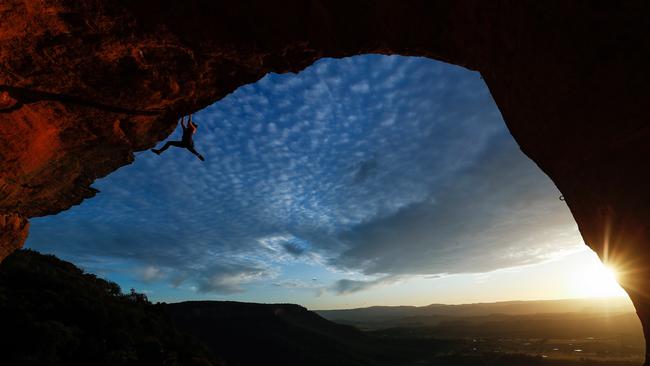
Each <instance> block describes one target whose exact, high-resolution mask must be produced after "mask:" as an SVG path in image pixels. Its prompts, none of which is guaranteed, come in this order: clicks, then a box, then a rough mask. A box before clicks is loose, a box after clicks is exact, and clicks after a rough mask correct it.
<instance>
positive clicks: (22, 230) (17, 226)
mask: <svg viewBox="0 0 650 366" xmlns="http://www.w3.org/2000/svg"><path fill="white" fill-rule="evenodd" d="M28 232H29V221H27V218H25V217H22V216H19V215H16V214H0V243H1V244H2V245H0V258H4V257H6V256H8V255H9V254H11V252H13V251H14V250H16V249H20V247H22V246H23V242H24V241H25V239H27V233H28Z"/></svg>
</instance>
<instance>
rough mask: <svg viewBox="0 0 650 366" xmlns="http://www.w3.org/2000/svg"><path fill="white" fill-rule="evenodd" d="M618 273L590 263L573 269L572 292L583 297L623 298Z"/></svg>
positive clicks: (604, 266)
mask: <svg viewBox="0 0 650 366" xmlns="http://www.w3.org/2000/svg"><path fill="white" fill-rule="evenodd" d="M617 278H618V271H617V269H615V268H614V267H610V266H606V265H604V264H602V263H600V262H592V263H589V264H585V265H584V266H581V267H579V268H576V269H575V278H574V281H573V283H572V287H573V291H574V292H575V293H576V294H577V295H579V296H584V297H608V296H625V295H626V293H625V291H624V290H623V288H621V286H620V285H619V284H618V280H617Z"/></svg>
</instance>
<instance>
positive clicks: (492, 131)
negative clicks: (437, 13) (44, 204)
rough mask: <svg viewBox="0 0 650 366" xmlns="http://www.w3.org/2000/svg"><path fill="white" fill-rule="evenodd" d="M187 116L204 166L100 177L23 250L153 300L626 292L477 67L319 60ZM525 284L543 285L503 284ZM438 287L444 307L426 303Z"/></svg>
mask: <svg viewBox="0 0 650 366" xmlns="http://www.w3.org/2000/svg"><path fill="white" fill-rule="evenodd" d="M194 118H195V120H196V121H198V123H199V130H198V133H197V135H196V148H197V149H198V150H199V151H201V152H202V153H203V154H204V155H205V156H206V157H208V160H207V162H205V163H202V162H200V161H198V160H196V159H194V157H193V156H192V155H191V154H189V153H188V152H187V151H184V150H182V149H174V148H171V149H170V150H168V151H166V152H165V153H164V154H162V155H161V156H155V155H154V154H151V153H149V152H148V151H144V152H142V153H139V154H138V156H137V159H136V161H135V163H134V164H132V165H130V166H127V167H124V168H122V169H121V170H119V171H117V172H115V173H113V174H111V175H110V176H109V177H107V178H105V179H102V180H100V181H98V182H97V183H96V186H97V187H98V188H99V190H100V191H101V192H102V193H101V194H100V195H98V196H97V197H96V198H94V199H92V200H88V201H85V202H84V203H83V204H82V205H81V206H80V207H76V208H74V209H73V210H69V211H66V212H63V213H60V214H58V215H56V216H49V217H44V218H38V219H34V220H32V222H33V224H32V229H31V230H32V232H31V235H30V238H29V240H28V242H27V246H28V247H29V248H34V249H37V250H41V251H45V252H51V253H54V254H57V255H59V256H61V257H63V258H65V259H68V260H71V261H72V262H74V263H78V264H80V265H82V266H83V267H85V268H87V269H89V270H91V271H92V272H96V273H101V274H104V275H106V276H108V278H109V279H111V280H113V281H115V282H117V283H120V284H121V285H122V287H123V288H135V289H138V290H141V291H144V292H145V293H149V296H150V297H151V298H152V299H154V300H160V301H169V300H170V299H203V298H206V297H208V298H219V299H222V298H224V297H226V298H228V299H235V300H242V301H261V302H268V301H278V302H287V298H289V301H290V302H301V303H303V304H307V305H308V306H309V307H311V308H322V307H323V305H318V304H319V301H321V300H317V298H316V297H315V296H314V295H315V294H319V295H320V296H323V295H322V294H323V293H328V294H329V295H327V296H329V297H330V298H331V299H330V300H328V301H329V304H331V305H330V306H335V307H340V306H342V304H343V302H349V300H347V299H349V298H352V299H355V300H354V301H359V299H360V298H362V297H363V296H365V295H367V294H368V293H370V295H369V296H370V297H371V298H375V299H377V301H386V300H387V299H390V300H389V302H383V303H378V304H373V305H403V303H398V302H395V301H402V302H403V301H404V298H402V299H399V300H393V299H391V293H394V292H404V291H406V292H407V293H408V296H407V298H409V299H411V300H408V301H410V303H409V304H411V305H412V304H417V305H426V304H430V303H433V302H454V303H459V302H466V303H469V302H485V301H499V300H513V299H519V300H520V299H522V298H520V297H521V296H523V297H526V299H545V298H546V299H552V298H554V299H557V298H569V297H593V296H596V297H600V296H621V295H624V293H622V290H621V288H620V287H619V286H618V285H617V284H615V283H614V280H613V279H612V278H611V277H608V276H607V273H606V272H605V271H604V270H603V269H602V265H601V264H600V262H599V261H598V260H597V258H596V256H595V255H594V254H593V253H592V252H591V251H590V250H589V249H588V248H587V247H586V246H585V245H584V244H583V242H582V239H581V237H580V234H579V232H578V230H577V227H576V224H575V221H574V220H573V218H572V216H571V213H570V212H569V210H568V209H567V208H566V205H565V204H564V202H562V201H561V200H559V199H558V197H559V196H560V193H559V191H558V190H557V189H556V188H555V186H554V184H553V183H552V182H551V181H550V179H549V178H548V177H547V176H546V175H544V174H543V173H542V172H541V171H540V170H539V168H538V167H537V166H535V164H534V163H533V162H532V161H531V160H530V159H528V157H526V156H525V155H523V153H522V152H521V151H520V150H519V148H518V146H517V144H516V142H515V141H514V139H513V138H512V136H511V135H510V133H509V131H508V129H507V128H506V126H505V123H504V122H503V120H502V117H501V115H500V113H499V111H498V109H497V107H496V105H495V103H494V101H493V100H492V97H491V95H490V92H489V90H488V89H487V87H486V85H485V83H484V82H483V80H482V79H481V77H480V75H479V74H478V73H476V72H472V71H469V70H466V69H463V68H461V67H458V66H453V65H449V64H446V63H443V62H439V61H434V60H431V59H427V58H419V57H405V56H381V55H362V56H355V57H350V58H344V59H321V60H319V61H317V62H316V63H315V64H314V65H312V66H310V67H308V68H307V69H305V70H304V71H302V72H300V73H298V74H269V75H267V76H266V77H264V78H263V79H261V80H259V81H258V82H256V83H254V84H249V85H246V86H243V87H240V88H239V89H238V90H237V91H235V92H234V93H233V94H231V95H229V96H227V97H226V98H224V99H222V100H221V101H219V102H216V103H215V104H213V105H212V106H210V107H208V108H206V109H204V110H202V111H199V112H197V113H195V114H194ZM180 132H181V131H179V129H177V130H176V131H175V132H174V133H173V134H172V135H171V136H170V137H169V139H170V140H177V139H180ZM152 223H153V225H152ZM148 227H152V229H146V228H148ZM62 228H65V229H62ZM251 228H254V229H251ZM61 243H66V244H65V245H61ZM89 243H90V244H89ZM441 243H442V244H441ZM398 254H399V255H398ZM114 268H118V270H115V269H114ZM328 268H335V269H337V270H338V271H347V272H346V273H345V274H344V275H341V274H340V273H338V274H337V273H336V271H334V272H332V271H330V270H329V269H328ZM519 271H521V272H524V273H529V276H528V278H527V279H526V280H525V281H524V280H522V276H520V275H518V274H516V272H519ZM513 273H514V274H513ZM431 277H444V279H440V278H439V279H431ZM478 277H480V278H481V279H480V280H477V278H478ZM486 278H491V280H490V281H489V282H490V283H489V284H486ZM314 280H315V281H314ZM477 281H478V282H477ZM432 283H433V285H432ZM473 283H474V284H475V285H472V284H473ZM476 283H481V285H480V286H479V285H476ZM459 284H462V286H463V290H462V291H458V290H459ZM503 284H508V285H505V286H504V285H503ZM526 284H528V285H529V286H530V287H537V288H540V289H542V290H540V291H537V292H535V291H532V292H531V291H528V292H525V293H517V292H516V291H514V290H511V289H509V288H508V287H509V285H510V287H513V288H515V289H516V288H522V287H525V286H526ZM531 284H533V285H532V286H531ZM270 286H275V287H276V288H281V289H282V290H281V291H278V290H274V291H272V292H273V294H272V295H269V292H271V291H270V290H269V287H270ZM400 286H401V287H400ZM432 289H433V290H434V291H435V292H436V293H437V294H439V295H438V296H439V297H438V298H430V297H427V296H428V294H427V295H423V294H422V293H427V291H429V292H430V291H432ZM256 291H258V292H259V293H261V294H262V295H257V294H256ZM295 291H299V292H300V295H299V296H296V295H295V294H292V292H295ZM495 294H498V295H496V296H495ZM264 296H267V297H264ZM462 296H466V298H465V299H463V298H462ZM291 297H293V298H294V299H295V300H293V301H292V299H291ZM309 297H312V298H309ZM337 299H346V300H344V301H339V300H337ZM390 301H393V302H390ZM321 303H328V302H321ZM359 305H360V303H359ZM325 306H327V305H325Z"/></svg>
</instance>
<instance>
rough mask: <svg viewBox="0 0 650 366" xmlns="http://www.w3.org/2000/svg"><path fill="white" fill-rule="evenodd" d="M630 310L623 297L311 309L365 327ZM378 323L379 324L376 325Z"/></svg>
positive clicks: (613, 312) (329, 318) (328, 316)
mask: <svg viewBox="0 0 650 366" xmlns="http://www.w3.org/2000/svg"><path fill="white" fill-rule="evenodd" d="M634 311H635V310H634V307H633V306H632V304H631V302H630V301H629V299H627V298H594V299H564V300H534V301H502V302H494V303H474V304H461V305H445V304H431V305H426V306H372V307H366V308H355V309H342V310H315V312H316V313H318V314H320V315H321V316H322V317H324V318H325V319H328V320H331V321H334V322H338V323H343V324H350V325H355V326H358V327H361V328H366V329H368V328H371V329H372V328H382V327H384V328H385V327H390V326H398V325H402V324H403V323H404V322H405V321H408V319H414V318H422V317H426V318H429V319H430V320H431V319H433V318H436V317H437V318H440V320H443V319H448V318H450V317H452V318H453V317H482V316H488V315H496V314H502V315H532V314H565V313H611V314H622V313H634ZM380 324H382V325H383V326H379V325H380Z"/></svg>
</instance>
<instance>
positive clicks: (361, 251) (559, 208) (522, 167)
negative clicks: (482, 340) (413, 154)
mask: <svg viewBox="0 0 650 366" xmlns="http://www.w3.org/2000/svg"><path fill="white" fill-rule="evenodd" d="M557 196H558V193H557V190H556V189H555V188H554V187H553V186H552V184H549V181H548V178H546V177H545V176H544V174H543V173H542V172H540V171H539V169H537V167H535V166H534V165H533V164H532V163H531V162H530V161H527V160H526V159H525V158H524V157H522V156H521V155H520V154H518V152H517V150H516V145H514V143H509V144H503V143H499V144H498V146H492V147H490V148H489V149H488V150H487V153H486V155H484V156H483V157H482V158H480V159H478V160H477V161H475V162H474V163H473V164H472V165H471V166H469V167H467V168H466V169H465V170H464V171H463V172H461V173H459V174H457V175H454V176H452V177H448V178H447V179H445V180H444V181H442V182H439V184H437V185H436V186H435V190H432V191H431V192H430V194H429V195H428V196H427V197H426V198H424V199H423V200H419V201H417V202H414V203H411V204H409V205H407V206H404V207H402V208H400V209H399V210H397V211H395V212H392V213H388V214H386V215H382V214H381V213H380V214H378V215H377V216H376V217H375V218H374V219H372V220H369V221H367V222H364V223H362V224H359V225H356V226H354V227H352V228H351V229H350V230H347V231H345V232H343V233H342V234H341V235H340V238H341V240H342V241H343V242H345V243H346V244H347V246H348V249H347V250H346V251H344V252H342V253H341V255H340V256H339V257H337V258H335V259H333V260H332V263H331V264H333V265H336V266H343V267H346V268H349V269H356V270H361V271H362V272H364V273H365V274H368V275H374V274H381V273H391V274H436V273H476V272H486V271H492V270H495V269H499V268H504V267H512V266H519V265H526V264H531V263H538V262H541V261H544V260H547V259H549V258H550V257H551V256H549V253H554V252H556V253H557V252H560V253H562V254H566V253H565V252H563V250H565V251H568V252H570V251H571V250H577V249H578V248H580V247H581V245H580V244H581V243H580V242H579V241H576V237H577V229H576V227H575V223H574V222H573V220H572V218H571V215H570V213H569V211H568V210H567V209H566V208H565V207H564V206H563V205H562V203H561V202H560V201H558V200H557Z"/></svg>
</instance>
